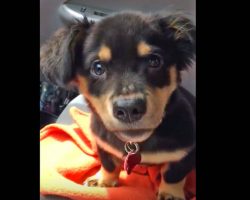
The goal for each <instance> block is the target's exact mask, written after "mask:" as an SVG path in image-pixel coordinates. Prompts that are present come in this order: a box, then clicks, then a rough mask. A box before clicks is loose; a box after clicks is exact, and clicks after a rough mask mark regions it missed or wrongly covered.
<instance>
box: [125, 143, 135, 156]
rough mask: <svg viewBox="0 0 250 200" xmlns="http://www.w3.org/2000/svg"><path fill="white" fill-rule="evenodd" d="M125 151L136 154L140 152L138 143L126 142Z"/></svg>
mask: <svg viewBox="0 0 250 200" xmlns="http://www.w3.org/2000/svg"><path fill="white" fill-rule="evenodd" d="M124 149H125V151H126V152H127V153H136V152H138V151H139V145H138V144H137V143H136V142H126V144H125V145H124Z"/></svg>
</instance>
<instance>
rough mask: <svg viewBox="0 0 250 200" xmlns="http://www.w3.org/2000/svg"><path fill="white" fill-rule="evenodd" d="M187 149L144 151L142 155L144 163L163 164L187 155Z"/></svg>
mask: <svg viewBox="0 0 250 200" xmlns="http://www.w3.org/2000/svg"><path fill="white" fill-rule="evenodd" d="M187 153H188V152H187V151H186V150H178V151H174V152H152V153H143V152H142V154H141V156H142V161H141V162H142V163H148V164H161V163H164V162H172V161H179V160H180V159H182V158H183V157H184V156H185V155H187Z"/></svg>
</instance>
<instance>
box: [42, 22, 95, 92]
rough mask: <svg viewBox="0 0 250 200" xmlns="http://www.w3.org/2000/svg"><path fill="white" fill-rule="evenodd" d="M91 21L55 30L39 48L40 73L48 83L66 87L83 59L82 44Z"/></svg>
mask: <svg viewBox="0 0 250 200" xmlns="http://www.w3.org/2000/svg"><path fill="white" fill-rule="evenodd" d="M92 24H93V23H89V22H88V21H87V19H84V21H83V22H78V23H77V24H74V25H71V26H70V27H65V28H61V29H59V30H57V31H56V32H55V33H54V35H53V36H52V37H51V38H50V40H49V41H47V43H45V44H44V45H43V46H42V47H41V49H40V73H41V74H40V75H41V76H42V77H43V78H44V79H45V80H47V81H48V82H50V83H53V84H55V85H58V86H61V87H66V86H67V84H68V83H69V82H70V81H71V80H73V79H74V77H75V75H76V70H77V67H78V66H80V65H81V63H82V60H83V55H82V54H83V45H84V40H85V38H86V36H87V34H88V30H89V29H90V27H91V25H92Z"/></svg>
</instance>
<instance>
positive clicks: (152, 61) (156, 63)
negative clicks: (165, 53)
mask: <svg viewBox="0 0 250 200" xmlns="http://www.w3.org/2000/svg"><path fill="white" fill-rule="evenodd" d="M147 62H148V64H149V67H151V68H155V69H156V68H160V67H161V66H162V64H163V61H162V58H161V56H160V55H158V54H151V55H149V56H148V57H147Z"/></svg>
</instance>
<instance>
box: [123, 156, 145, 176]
mask: <svg viewBox="0 0 250 200" xmlns="http://www.w3.org/2000/svg"><path fill="white" fill-rule="evenodd" d="M140 162H141V154H139V153H128V155H127V156H126V158H125V161H124V170H126V171H127V174H130V173H131V171H132V170H133V168H134V167H135V166H136V165H137V164H139V163H140Z"/></svg>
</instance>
